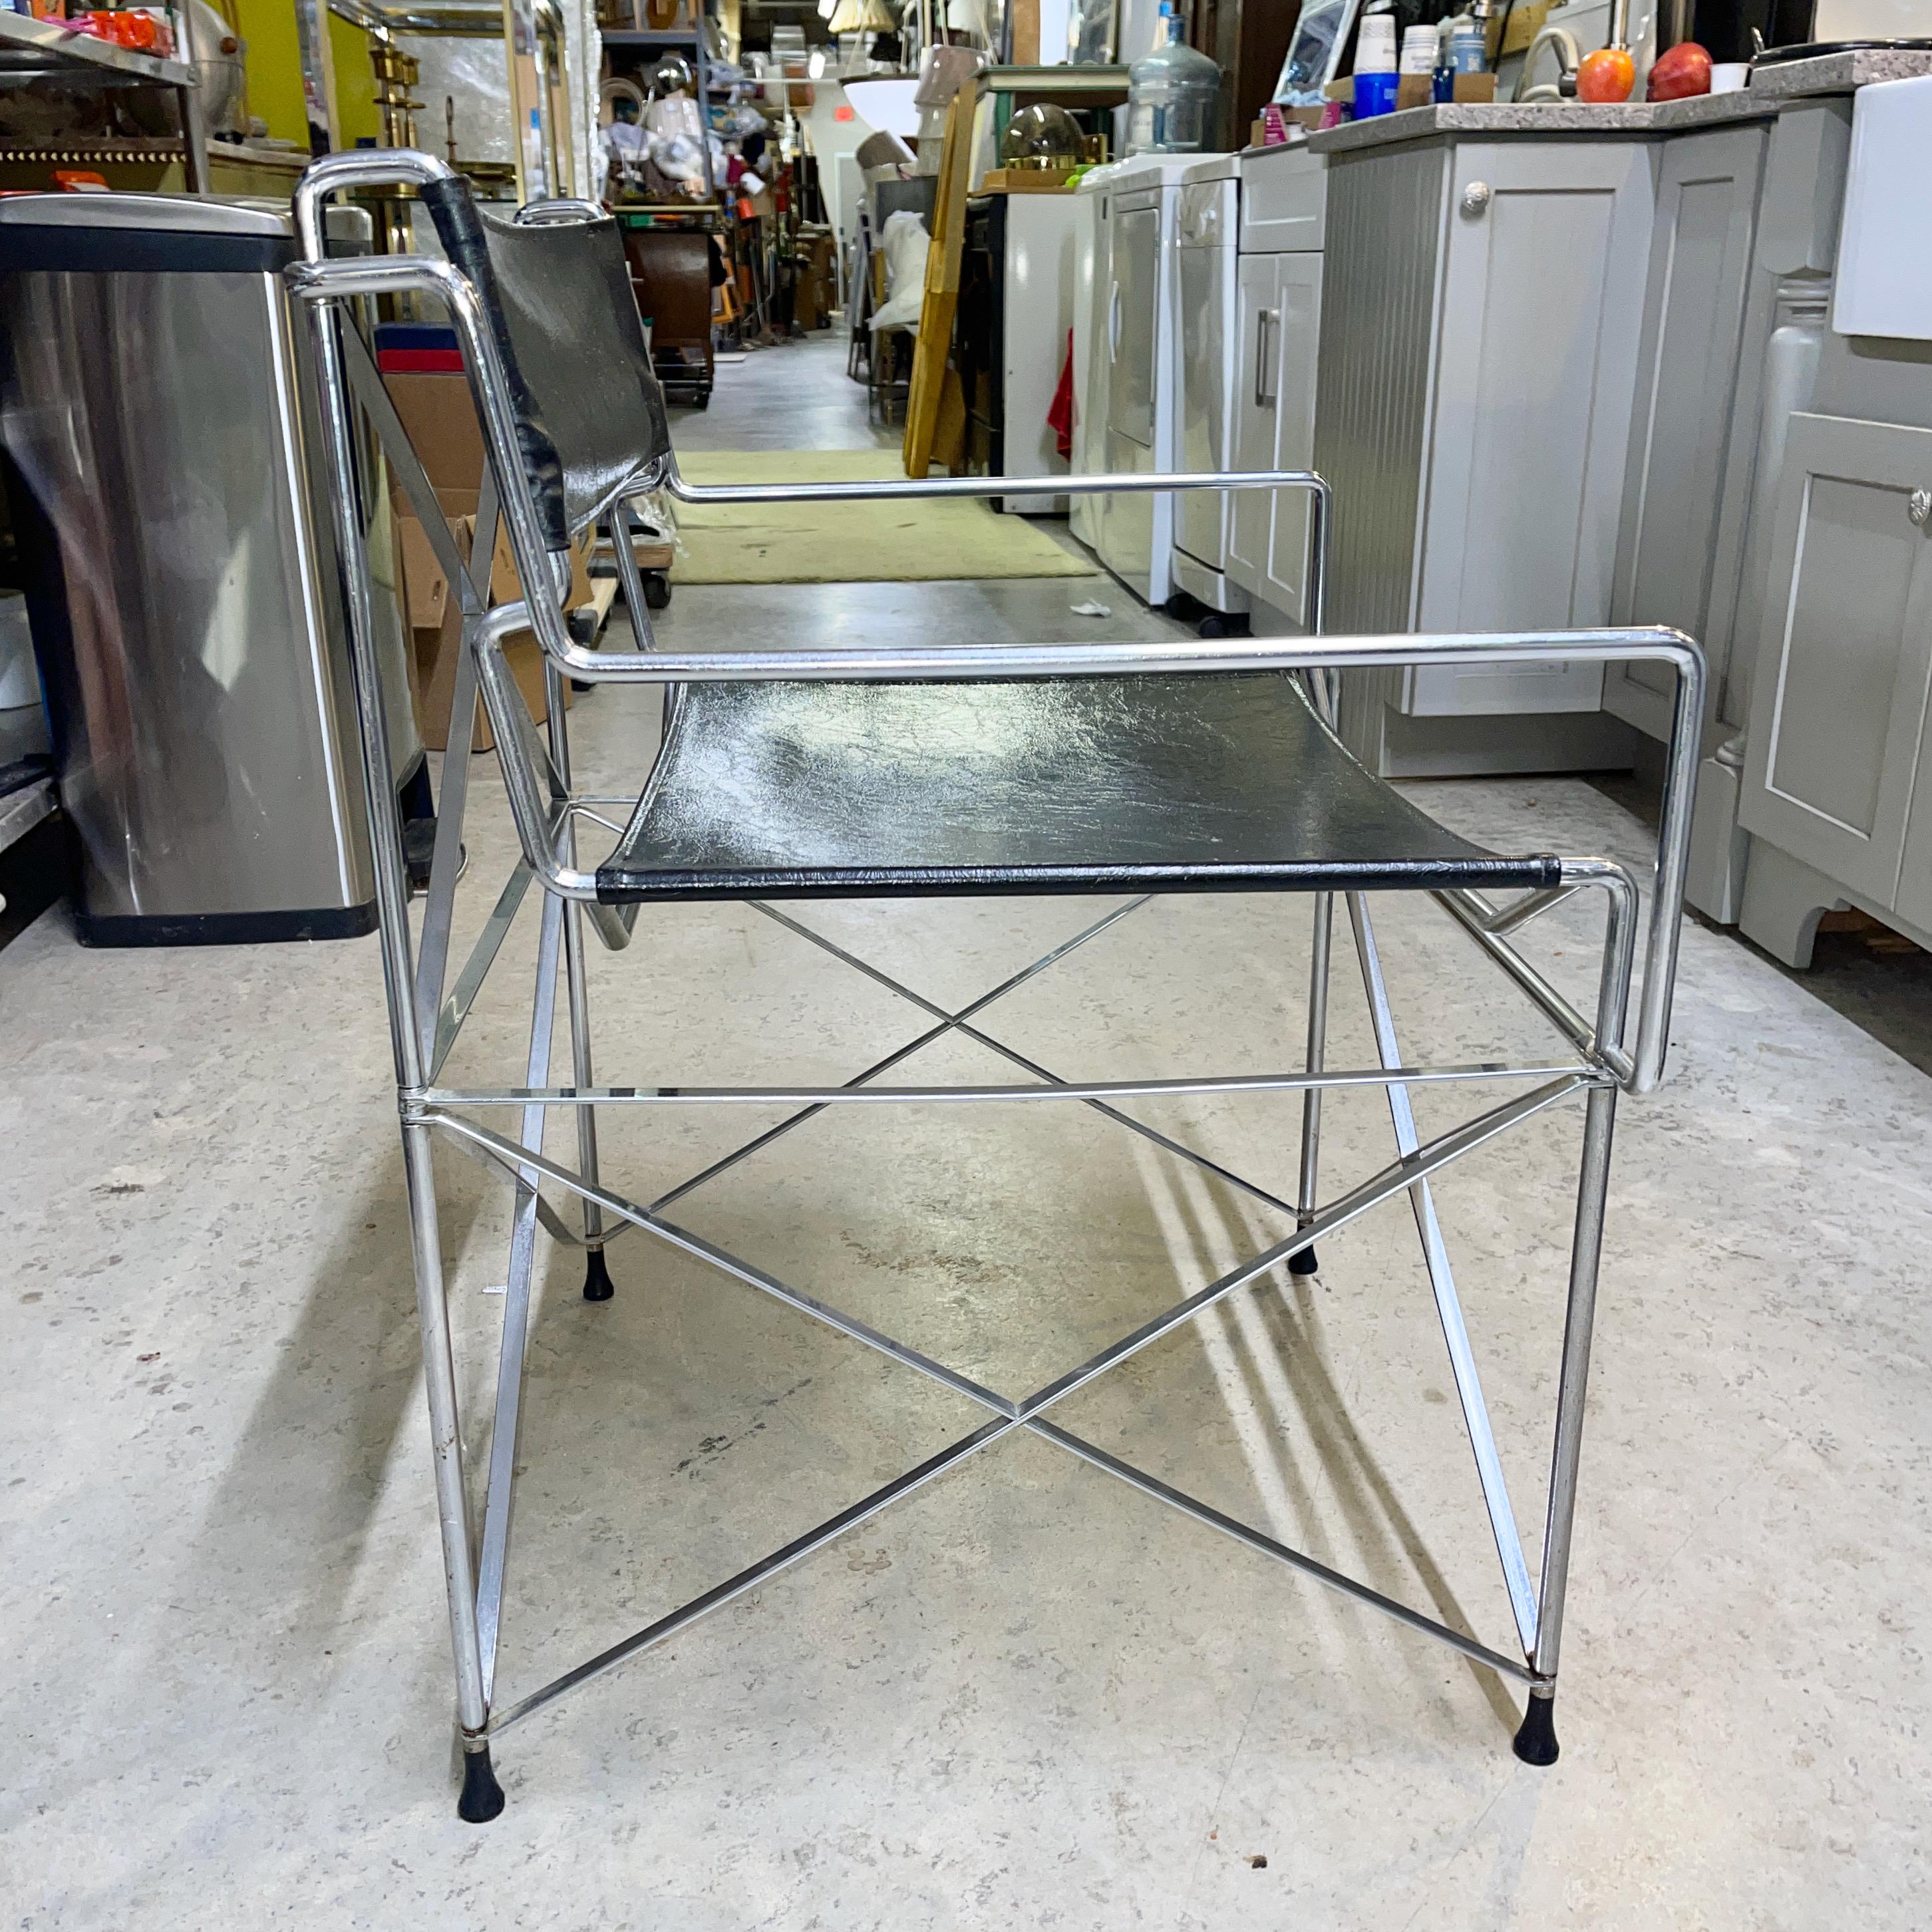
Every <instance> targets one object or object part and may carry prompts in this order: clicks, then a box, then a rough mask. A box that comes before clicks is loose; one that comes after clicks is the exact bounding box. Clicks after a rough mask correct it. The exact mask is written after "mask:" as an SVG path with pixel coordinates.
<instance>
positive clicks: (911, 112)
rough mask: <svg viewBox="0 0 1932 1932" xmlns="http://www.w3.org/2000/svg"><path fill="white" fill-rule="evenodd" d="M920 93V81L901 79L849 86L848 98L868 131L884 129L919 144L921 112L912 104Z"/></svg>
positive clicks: (863, 82) (856, 82)
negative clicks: (877, 128) (874, 128)
mask: <svg viewBox="0 0 1932 1932" xmlns="http://www.w3.org/2000/svg"><path fill="white" fill-rule="evenodd" d="M918 91H919V83H918V82H917V81H916V80H911V79H910V78H907V77H901V76H898V75H892V76H891V77H886V76H883V75H882V76H880V77H877V78H875V79H867V80H848V81H847V82H846V83H845V98H846V99H847V101H850V103H851V104H852V110H853V113H856V115H858V117H859V119H860V120H861V121H864V122H865V124H866V126H867V127H879V128H883V130H885V132H886V133H888V134H896V135H897V136H898V137H899V139H901V140H902V141H910V140H913V139H916V138H917V136H918V134H919V110H918V109H917V108H916V107H914V106H913V104H912V98H913V95H914V94H916V92H918Z"/></svg>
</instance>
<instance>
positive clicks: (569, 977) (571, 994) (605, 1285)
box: [544, 507, 642, 1301]
mask: <svg viewBox="0 0 1932 1932" xmlns="http://www.w3.org/2000/svg"><path fill="white" fill-rule="evenodd" d="M611 526H612V533H613V536H614V537H615V538H616V539H617V543H616V549H617V554H618V556H619V559H628V556H629V551H630V531H629V529H628V518H627V517H625V512H624V511H623V510H622V508H621V507H620V508H619V509H618V510H617V511H616V512H615V513H614V514H613V517H612V519H611ZM618 568H619V574H620V577H621V575H622V568H623V565H622V562H621V561H620V562H619V566H618ZM636 575H637V565H636V562H635V561H634V559H633V560H631V580H634V578H635V577H636ZM638 608H639V609H640V610H641V608H642V602H641V599H640V602H639V604H638ZM544 691H545V693H546V694H547V697H548V698H549V700H550V723H549V733H550V762H551V763H553V765H555V766H556V774H557V776H558V778H559V779H560V780H561V781H562V783H563V784H564V785H565V787H568V786H569V784H570V783H571V772H570V722H569V718H568V714H567V713H566V712H565V708H564V704H563V695H564V692H563V679H562V675H561V674H560V673H559V671H558V670H557V668H556V666H555V665H554V664H546V665H545V667H544ZM557 859H558V862H559V864H562V865H575V864H576V863H577V821H576V820H575V818H574V817H572V816H571V815H570V814H568V813H566V814H565V817H564V820H563V825H562V829H561V831H560V832H559V834H558V836H557ZM563 979H564V991H565V998H566V1000H567V1001H568V1005H569V1008H570V1072H571V1080H572V1081H573V1082H574V1084H575V1085H577V1086H579V1087H590V1086H594V1085H595V1084H596V1082H595V1074H594V1073H593V1072H592V1064H591V1057H590V989H589V984H588V982H587V980H586V974H585V965H584V952H583V907H581V906H580V905H577V904H566V905H565V907H564V909H563ZM572 1111H573V1112H574V1113H575V1114H576V1115H577V1166H578V1168H579V1169H580V1172H582V1173H583V1174H584V1175H586V1176H587V1177H588V1178H589V1179H590V1180H591V1181H593V1182H594V1181H595V1180H596V1179H597V1110H596V1109H595V1107H578V1108H575V1109H573V1110H572ZM603 1235H604V1214H603V1210H602V1209H601V1208H599V1207H598V1205H597V1204H596V1203H595V1202H594V1201H587V1200H586V1202H584V1204H583V1241H584V1247H585V1249H586V1254H585V1256H584V1264H583V1298H584V1300H585V1301H609V1300H610V1298H611V1297H612V1296H613V1295H615V1294H616V1292H617V1290H616V1284H615V1283H613V1281H612V1280H611V1279H610V1267H609V1265H608V1264H607V1262H605V1260H604V1241H603Z"/></svg>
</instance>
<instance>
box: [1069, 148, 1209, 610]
mask: <svg viewBox="0 0 1932 1932" xmlns="http://www.w3.org/2000/svg"><path fill="white" fill-rule="evenodd" d="M1202 158H1203V157H1201V156H1199V155H1193V156H1177V155H1164V154H1148V155H1142V156H1136V157H1134V158H1133V159H1131V160H1124V161H1117V162H1115V163H1112V165H1111V166H1107V167H1105V168H1096V169H1094V171H1093V172H1091V173H1090V174H1088V175H1084V176H1083V177H1082V179H1081V181H1080V187H1079V192H1080V193H1081V194H1082V196H1084V197H1085V198H1086V199H1087V201H1088V205H1090V206H1091V211H1092V212H1091V218H1090V220H1088V221H1086V222H1083V223H1082V229H1083V231H1084V232H1085V233H1086V234H1087V235H1088V238H1089V246H1090V249H1091V277H1092V279H1091V284H1089V286H1088V290H1087V296H1088V299H1087V300H1086V302H1085V303H1084V304H1076V314H1075V318H1074V371H1075V380H1076V386H1077V404H1076V425H1077V434H1076V440H1075V443H1074V466H1075V467H1076V469H1084V470H1085V471H1087V472H1088V473H1090V474H1091V473H1093V472H1098V471H1101V470H1116V471H1123V472H1129V473H1133V472H1140V473H1142V474H1145V473H1147V472H1153V471H1158V470H1163V469H1176V468H1178V467H1179V464H1178V460H1177V459H1178V455H1179V453H1180V447H1181V441H1180V434H1179V417H1180V408H1179V399H1180V388H1181V385H1180V380H1179V373H1178V365H1179V358H1178V356H1176V355H1175V353H1174V328H1175V323H1174V316H1175V278H1176V275H1177V272H1178V266H1177V254H1176V248H1175V236H1176V225H1177V217H1178V212H1179V206H1180V196H1181V180H1182V177H1183V176H1184V175H1185V174H1186V173H1187V171H1188V170H1189V169H1190V168H1193V167H1196V166H1199V164H1200V163H1201V160H1202ZM1083 338H1084V340H1083ZM1079 500H1080V499H1076V502H1078V501H1079ZM1086 505H1087V507H1086V508H1085V511H1084V513H1083V514H1081V515H1079V517H1076V520H1075V523H1074V531H1075V534H1076V535H1079V537H1081V538H1082V539H1083V540H1084V541H1085V542H1086V543H1088V544H1089V545H1090V546H1091V547H1092V548H1093V549H1094V551H1095V552H1096V553H1097V554H1098V556H1099V557H1100V561H1101V562H1103V563H1104V564H1105V565H1106V566H1107V568H1109V570H1111V571H1113V573H1114V574H1115V576H1117V577H1119V578H1120V579H1121V581H1122V582H1123V583H1125V584H1126V585H1127V586H1128V587H1129V589H1132V590H1133V591H1135V592H1136V593H1137V594H1138V595H1140V596H1142V597H1143V598H1145V599H1146V600H1147V601H1148V603H1150V604H1164V603H1166V601H1167V600H1168V599H1169V598H1170V597H1171V596H1172V595H1174V592H1175V589H1176V587H1177V586H1176V585H1175V579H1174V524H1175V505H1174V498H1173V496H1172V495H1171V494H1170V493H1166V492H1164V491H1163V492H1161V493H1148V494H1136V495H1132V496H1108V497H1103V498H1100V499H1094V498H1091V497H1090V498H1088V499H1086Z"/></svg>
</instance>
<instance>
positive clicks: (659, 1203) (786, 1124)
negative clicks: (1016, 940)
mask: <svg viewBox="0 0 1932 1932" xmlns="http://www.w3.org/2000/svg"><path fill="white" fill-rule="evenodd" d="M1151 896H1152V895H1151V893H1143V894H1142V895H1141V896H1140V897H1139V898H1137V899H1130V900H1128V901H1127V903H1126V904H1124V905H1118V906H1115V907H1113V908H1112V910H1110V911H1109V912H1107V913H1103V915H1102V916H1101V917H1100V918H1099V919H1096V920H1095V921H1094V923H1093V924H1092V925H1091V926H1086V927H1084V928H1083V929H1082V930H1081V931H1080V932H1076V934H1075V935H1073V938H1071V939H1069V940H1066V941H1063V942H1062V943H1061V944H1059V945H1058V946H1056V947H1055V948H1054V949H1053V950H1052V952H1051V953H1043V954H1042V955H1041V956H1040V958H1039V959H1036V960H1035V961H1034V962H1033V963H1032V965H1030V966H1025V967H1022V968H1021V969H1020V971H1019V972H1017V973H1016V974H1013V976H1012V977H1011V978H1010V979H1006V980H1001V982H1000V983H999V984H998V986H995V988H994V989H992V992H988V993H982V994H981V995H980V997H979V998H977V1000H975V1001H973V1002H972V1004H971V1005H970V1006H965V1007H961V1008H960V1009H959V1012H957V1013H940V1010H939V1009H938V1007H927V1008H926V1010H927V1011H929V1012H931V1013H938V1014H939V1020H940V1024H939V1025H938V1026H935V1027H929V1028H927V1029H926V1031H925V1032H924V1033H922V1034H920V1035H919V1037H918V1038H917V1039H916V1040H908V1041H907V1043H905V1045H904V1046H901V1047H900V1048H898V1049H897V1050H896V1051H895V1052H892V1053H889V1054H887V1055H886V1057H885V1058H884V1059H883V1060H879V1061H874V1062H873V1064H871V1066H870V1067H867V1068H866V1069H865V1071H864V1072H863V1073H855V1074H854V1075H853V1076H852V1078H851V1079H850V1080H848V1081H847V1082H845V1083H844V1084H845V1085H846V1086H847V1087H848V1088H849V1087H862V1086H864V1085H865V1083H866V1082H868V1080H871V1079H875V1078H876V1077H877V1076H878V1075H880V1074H881V1073H889V1072H890V1071H891V1070H892V1068H893V1067H896V1066H898V1064H899V1063H900V1061H902V1060H909V1059H910V1058H911V1057H912V1056H913V1055H914V1054H915V1053H916V1052H919V1049H921V1048H922V1047H925V1046H931V1045H932V1043H933V1042H934V1041H935V1040H938V1039H940V1038H941V1037H943V1036H944V1035H945V1034H949V1033H950V1032H951V1031H953V1029H954V1028H956V1027H959V1026H962V1025H964V1024H965V1022H966V1021H968V1019H971V1017H972V1016H973V1015H974V1014H975V1013H979V1012H980V1011H982V1010H983V1009H985V1008H986V1007H990V1006H991V1005H992V1004H993V1002H994V1001H995V1000H999V999H1004V998H1005V997H1006V995H1007V994H1009V993H1010V992H1013V990H1014V989H1015V988H1016V987H1019V986H1024V985H1025V983H1027V981H1028V980H1031V978H1032V977H1034V974H1037V973H1044V972H1045V971H1046V969H1047V968H1049V966H1053V965H1058V963H1059V962H1061V960H1063V959H1065V958H1066V957H1067V955H1068V954H1069V953H1071V952H1073V951H1074V950H1076V948H1077V947H1082V946H1085V944H1087V942H1088V941H1089V940H1090V939H1097V938H1099V937H1100V935H1101V934H1102V933H1103V932H1106V930H1107V929H1108V928H1109V926H1113V925H1115V923H1117V922H1118V921H1119V920H1121V919H1125V918H1126V917H1127V914H1128V913H1130V912H1133V910H1136V908H1137V907H1141V906H1144V905H1145V904H1147V902H1148V899H1149V898H1151ZM754 903H755V902H754ZM758 910H760V912H766V913H769V912H770V910H771V909H770V907H768V906H763V905H760V907H758ZM772 917H774V918H777V917H778V915H777V914H776V913H772ZM779 922H780V923H781V925H783V924H789V923H790V922H789V921H787V920H784V919H780V921H779ZM805 937H806V938H811V939H814V940H815V938H816V935H814V934H812V933H810V932H806V934H805ZM921 1004H923V1002H922V1003H921ZM824 1111H825V1110H824V1108H823V1106H822V1105H820V1106H808V1107H804V1108H801V1109H799V1112H796V1113H795V1114H790V1115H787V1116H786V1118H784V1120H782V1121H779V1122H778V1124H776V1125H775V1126H774V1127H768V1128H767V1129H766V1130H765V1132H764V1133H761V1134H759V1135H757V1136H754V1138H753V1139H751V1140H748V1141H747V1142H745V1144H744V1145H743V1146H742V1147H739V1148H733V1149H732V1151H730V1153H729V1154H724V1155H721V1156H720V1157H719V1158H718V1159H717V1160H714V1161H713V1162H712V1163H711V1165H710V1166H709V1167H706V1168H701V1169H700V1170H699V1171H698V1172H697V1173H695V1174H694V1175H692V1176H691V1178H690V1179H689V1180H688V1181H679V1183H678V1184H677V1185H676V1187H673V1189H671V1190H670V1193H667V1194H660V1195H659V1196H658V1198H657V1199H655V1201H653V1202H652V1203H651V1211H652V1213H653V1214H656V1213H658V1212H659V1211H661V1210H662V1209H664V1208H668V1207H670V1205H671V1204H672V1203H673V1202H676V1201H681V1200H682V1199H683V1198H684V1197H685V1195H687V1194H689V1193H692V1192H693V1191H694V1190H696V1189H697V1188H700V1187H703V1185H704V1184H705V1183H706V1181H710V1180H712V1179H714V1178H715V1177H716V1176H718V1175H721V1174H722V1173H723V1172H724V1170H725V1169H727V1168H729V1167H735V1166H736V1165H737V1164H738V1163H739V1161H741V1160H746V1159H748V1157H750V1156H751V1155H752V1154H756V1153H757V1151H759V1149H760V1148H766V1147H769V1145H771V1144H772V1142H773V1141H775V1140H776V1139H778V1137H779V1136H780V1135H781V1134H788V1133H790V1132H791V1130H792V1129H793V1128H794V1127H803V1126H804V1124H805V1122H806V1121H808V1120H810V1119H811V1118H812V1117H813V1116H814V1115H817V1114H820V1113H823V1112H824Z"/></svg>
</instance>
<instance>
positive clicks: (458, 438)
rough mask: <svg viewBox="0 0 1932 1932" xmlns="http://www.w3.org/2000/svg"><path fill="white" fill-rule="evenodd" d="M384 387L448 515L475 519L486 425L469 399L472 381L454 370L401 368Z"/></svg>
mask: <svg viewBox="0 0 1932 1932" xmlns="http://www.w3.org/2000/svg"><path fill="white" fill-rule="evenodd" d="M383 387H384V388H385V389H387V390H388V391H389V400H390V401H392V403H394V404H395V406H396V413H397V415H398V416H400V417H401V419H402V422H403V428H404V430H406V431H407V432H408V434H409V439H410V443H411V444H412V445H413V446H414V448H415V450H416V460H418V461H419V463H422V466H423V469H424V471H425V473H426V474H427V475H428V478H429V480H430V484H431V487H432V488H433V489H434V490H435V491H436V499H437V502H439V503H440V504H441V505H443V514H444V515H445V516H446V517H473V516H474V515H475V514H476V506H477V500H478V496H477V493H478V490H480V489H481V487H482V483H483V465H484V452H483V425H481V423H480V422H478V421H477V420H476V406H475V404H473V403H472V401H470V400H469V378H468V377H466V376H463V375H460V374H457V373H455V371H440V370H407V371H400V370H399V371H392V372H391V373H390V374H387V375H386V376H385V377H383ZM404 502H407V499H404Z"/></svg>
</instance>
